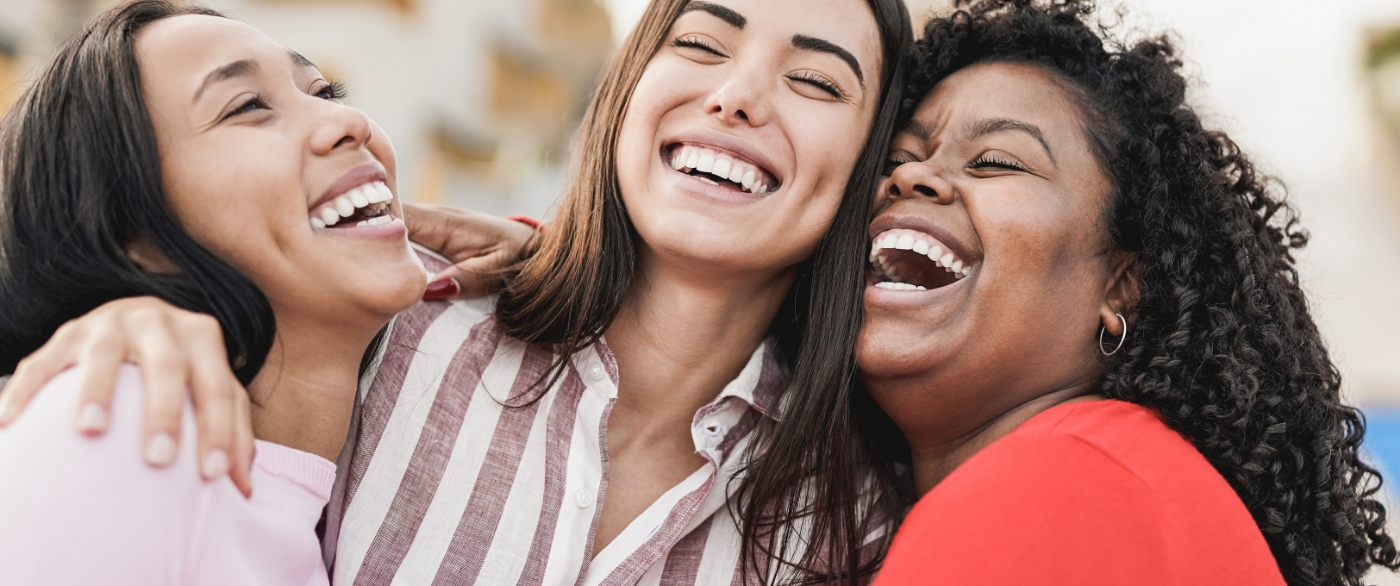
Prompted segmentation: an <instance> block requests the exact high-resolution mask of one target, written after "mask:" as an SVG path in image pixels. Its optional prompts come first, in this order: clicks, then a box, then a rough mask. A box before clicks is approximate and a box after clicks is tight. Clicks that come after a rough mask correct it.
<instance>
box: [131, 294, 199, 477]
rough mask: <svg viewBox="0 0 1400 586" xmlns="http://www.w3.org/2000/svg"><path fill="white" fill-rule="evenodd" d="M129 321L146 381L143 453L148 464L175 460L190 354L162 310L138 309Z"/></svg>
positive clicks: (136, 357) (134, 357)
mask: <svg viewBox="0 0 1400 586" xmlns="http://www.w3.org/2000/svg"><path fill="white" fill-rule="evenodd" d="M129 321H130V322H131V325H132V327H131V328H129V329H128V333H129V335H130V336H131V340H132V346H133V348H132V352H131V354H132V360H133V361H134V362H136V363H137V365H138V366H140V368H141V375H142V377H143V378H144V379H145V383H146V407H145V411H146V417H145V432H144V434H143V436H142V437H144V438H145V444H144V446H145V447H144V450H143V455H144V456H145V459H146V463H147V464H150V465H152V466H166V465H169V464H170V463H171V462H174V461H175V455H176V453H177V451H178V447H179V443H180V417H181V415H182V414H183V412H184V408H185V394H186V390H185V389H186V388H188V387H189V381H190V364H189V362H190V359H189V355H188V354H187V353H186V352H185V349H184V346H183V345H182V344H180V343H177V342H176V340H175V337H174V333H173V332H172V331H171V329H172V327H173V324H171V323H169V322H167V321H166V316H165V315H164V314H157V315H150V314H143V313H140V312H138V313H136V314H132V315H130V316H129Z"/></svg>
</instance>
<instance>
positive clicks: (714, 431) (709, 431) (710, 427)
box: [705, 423, 728, 437]
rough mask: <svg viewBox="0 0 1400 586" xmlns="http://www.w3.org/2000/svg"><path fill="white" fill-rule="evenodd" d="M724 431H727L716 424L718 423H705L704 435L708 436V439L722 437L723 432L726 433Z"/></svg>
mask: <svg viewBox="0 0 1400 586" xmlns="http://www.w3.org/2000/svg"><path fill="white" fill-rule="evenodd" d="M726 431H728V430H727V429H725V428H724V426H723V425H721V424H718V423H706V424H705V434H706V435H708V436H710V437H719V436H722V435H724V432H726Z"/></svg>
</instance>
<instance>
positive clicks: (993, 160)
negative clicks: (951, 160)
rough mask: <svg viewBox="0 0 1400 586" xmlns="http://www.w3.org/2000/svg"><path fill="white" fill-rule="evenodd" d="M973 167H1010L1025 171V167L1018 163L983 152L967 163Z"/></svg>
mask: <svg viewBox="0 0 1400 586" xmlns="http://www.w3.org/2000/svg"><path fill="white" fill-rule="evenodd" d="M967 166H968V167H971V168H973V169H1010V170H1012V171H1025V170H1026V168H1025V167H1023V166H1021V164H1020V163H1017V162H1014V161H1008V160H1006V159H1003V158H1000V157H998V156H996V155H991V154H984V155H982V156H980V157H977V158H976V159H975V160H973V161H972V162H971V163H968V164H967Z"/></svg>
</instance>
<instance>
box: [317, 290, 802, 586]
mask: <svg viewBox="0 0 1400 586" xmlns="http://www.w3.org/2000/svg"><path fill="white" fill-rule="evenodd" d="M493 309H494V307H493V302H492V300H491V299H476V300H469V301H458V302H453V303H446V302H433V303H423V304H420V305H418V306H417V307H415V308H413V309H411V310H409V311H408V312H406V313H404V314H402V315H400V316H399V317H398V318H396V320H395V321H394V323H393V325H392V326H391V328H390V332H389V335H388V338H387V341H386V343H385V344H384V347H383V350H382V351H381V354H380V356H379V358H378V359H377V362H378V364H377V365H376V367H375V368H373V369H371V372H370V373H369V374H368V375H366V377H365V384H362V385H361V403H362V404H361V407H360V410H359V415H358V418H357V421H356V424H355V425H356V428H357V433H356V434H355V435H356V438H357V439H355V440H352V441H353V442H354V444H353V446H350V447H347V450H346V455H345V456H343V457H342V459H341V460H342V466H341V467H342V471H341V478H340V481H339V482H338V486H337V490H336V492H335V495H334V497H333V500H332V501H331V504H330V507H329V509H328V524H327V540H326V543H327V561H328V563H330V564H331V567H332V575H333V578H334V582H335V583H336V584H342V585H351V584H353V585H356V586H361V585H365V586H368V585H389V584H425V585H426V584H559V585H571V586H572V585H583V584H586V585H593V584H599V585H621V584H667V585H672V584H674V585H680V584H687V585H688V584H724V585H726V586H727V585H730V584H737V583H741V582H742V581H744V579H743V578H744V577H743V576H741V575H740V572H739V568H740V551H739V547H740V534H739V528H738V527H737V525H736V523H735V520H734V519H733V517H732V515H731V514H730V507H729V504H730V499H731V498H733V496H734V495H733V494H732V493H731V492H732V490H733V489H734V488H735V487H736V485H737V484H738V483H735V482H730V479H731V477H733V476H734V475H735V474H736V472H737V471H738V470H739V469H740V468H741V467H742V466H743V465H744V463H745V462H744V461H743V460H745V455H746V454H747V453H748V452H747V450H746V449H745V448H746V447H748V444H749V442H750V440H751V438H752V436H753V431H754V429H755V426H756V425H758V424H759V423H760V422H761V421H762V420H763V419H764V418H766V417H769V415H768V406H769V405H770V404H771V403H772V401H773V398H774V396H775V395H776V393H777V391H778V389H779V387H780V385H781V384H782V381H783V373H782V369H781V368H780V366H779V364H778V363H777V362H776V360H775V359H774V357H773V354H772V352H771V351H770V350H769V349H768V346H769V344H764V345H763V346H760V347H759V348H758V350H756V351H755V352H754V354H753V356H752V358H750V360H749V362H748V364H747V365H746V366H745V367H744V369H743V371H742V372H740V374H739V376H738V378H736V379H734V380H733V381H732V382H730V383H729V385H728V386H726V387H725V388H724V390H723V391H722V392H721V393H720V394H719V396H718V397H716V398H715V400H714V401H712V402H710V403H709V404H707V405H706V406H705V407H703V408H701V409H700V410H699V411H698V412H696V414H695V417H694V419H693V421H692V423H691V437H692V439H693V440H694V442H695V450H696V452H697V453H698V454H700V455H701V456H703V457H704V459H705V460H706V461H707V462H708V463H707V464H706V465H703V466H701V468H700V469H699V470H697V471H696V472H694V473H693V474H691V475H690V476H689V477H688V478H686V479H685V480H683V481H682V482H681V483H680V484H677V485H676V486H674V487H672V488H671V489H670V490H669V491H667V492H666V493H665V494H664V495H662V496H661V497H660V498H659V499H657V500H656V502H654V503H653V504H652V505H651V506H650V507H649V508H648V509H647V510H646V511H645V512H643V513H642V514H641V515H640V516H639V517H637V518H636V519H635V520H634V521H632V523H631V524H630V525H628V526H627V528H626V529H624V530H623V531H622V533H621V534H619V535H618V536H617V537H616V538H615V539H614V540H613V541H612V542H611V543H609V544H608V546H607V547H606V548H604V549H603V550H602V551H594V550H593V546H592V543H593V537H594V533H595V531H596V530H597V526H598V519H599V516H600V514H601V512H602V508H603V502H604V499H605V498H606V495H607V491H608V447H607V446H608V431H607V430H608V413H609V411H610V410H611V408H612V406H613V404H614V403H615V402H616V400H617V385H618V373H617V365H616V363H615V362H614V360H613V357H612V355H611V353H610V352H609V351H608V349H607V346H606V344H605V343H602V342H600V343H598V344H595V345H594V346H592V347H590V348H588V349H586V350H584V351H582V352H580V353H578V354H577V355H575V356H573V357H572V359H571V360H570V362H569V364H568V368H567V370H566V372H565V373H564V375H563V376H562V377H560V378H559V380H558V381H556V382H555V383H554V384H553V385H552V386H551V387H550V388H549V389H548V390H547V391H546V392H544V394H543V395H541V398H540V400H538V401H536V402H534V403H530V404H528V405H526V406H523V407H522V406H509V407H508V406H505V405H504V404H505V403H507V402H511V404H512V405H518V404H522V403H524V401H520V400H519V397H520V396H521V395H522V393H526V394H527V396H533V395H530V394H529V393H527V391H529V389H530V388H531V386H532V385H533V384H535V383H536V381H538V380H539V379H540V377H541V375H544V374H546V373H547V372H548V370H549V367H550V366H551V364H552V363H553V361H554V358H555V356H554V355H553V354H552V353H551V352H550V351H549V350H547V349H546V348H545V347H544V346H541V345H532V344H525V343H523V342H520V341H518V340H515V339H513V338H510V337H507V336H504V335H502V334H501V331H500V329H499V327H498V326H497V324H496V322H495V319H494V317H493V313H492V312H493ZM511 398H515V399H516V400H515V401H510V399H511ZM748 581H749V582H754V581H758V579H757V578H755V577H753V576H750V577H748Z"/></svg>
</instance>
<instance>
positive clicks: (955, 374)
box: [857, 64, 1128, 441]
mask: <svg viewBox="0 0 1400 586" xmlns="http://www.w3.org/2000/svg"><path fill="white" fill-rule="evenodd" d="M890 159H891V169H892V173H891V174H890V176H889V177H888V178H887V179H886V180H885V182H884V183H883V184H882V196H883V198H884V207H883V208H882V209H881V210H880V211H879V213H878V215H877V217H876V219H875V220H874V222H873V223H872V225H871V236H872V238H873V240H874V244H873V246H872V251H871V258H872V263H871V266H872V268H871V271H870V279H869V281H870V285H869V287H867V289H866V295H865V306H866V322H865V325H864V328H863V330H862V332H861V335H860V341H859V344H858V347H857V360H858V362H859V364H860V368H861V370H862V373H863V374H862V377H863V380H864V381H865V382H866V384H867V386H868V387H869V388H870V391H871V393H872V395H874V396H875V398H876V399H877V401H878V402H879V403H880V405H881V407H883V408H884V410H885V411H886V412H887V413H889V414H890V415H891V416H892V417H894V418H895V420H896V422H897V423H899V425H900V427H901V429H903V430H904V431H905V434H906V435H907V436H911V437H910V439H911V441H917V440H918V436H920V435H921V434H923V433H924V432H928V433H930V434H933V433H936V434H940V435H944V436H948V437H960V436H962V435H963V434H965V433H970V432H971V431H972V430H974V429H976V428H978V427H980V426H981V425H983V424H985V423H987V422H988V421H991V420H992V419H994V418H995V417H997V416H999V415H1000V414H1002V413H1005V412H1007V411H1008V410H1009V409H1011V408H1013V407H1015V406H1018V405H1021V404H1023V403H1025V402H1026V401H1028V400H1031V399H1034V398H1036V397H1039V396H1043V395H1046V394H1049V393H1052V392H1056V391H1060V390H1063V389H1067V388H1071V387H1075V386H1076V385H1084V384H1092V383H1093V382H1094V381H1096V380H1097V378H1098V377H1099V375H1100V368H1101V367H1100V365H1099V362H1098V357H1099V355H1098V349H1097V348H1096V346H1095V344H1096V343H1097V333H1098V328H1099V326H1100V324H1101V323H1106V322H1105V321H1104V316H1105V315H1107V316H1109V317H1108V321H1110V322H1112V323H1111V325H1110V326H1109V331H1110V333H1118V332H1119V331H1120V329H1121V328H1120V327H1119V326H1118V323H1117V321H1116V318H1114V317H1112V316H1113V313H1114V312H1119V313H1124V314H1127V313H1128V312H1127V310H1126V309H1124V306H1125V305H1126V304H1124V303H1123V302H1122V299H1123V298H1124V297H1123V294H1124V292H1125V291H1126V290H1127V289H1126V287H1128V285H1127V280H1126V279H1122V278H1120V277H1122V276H1123V274H1124V270H1125V267H1126V265H1127V263H1126V262H1125V261H1126V259H1125V258H1124V257H1123V256H1122V255H1120V254H1115V253H1112V252H1111V250H1112V245H1111V243H1110V240H1109V236H1108V234H1107V231H1106V229H1105V226H1104V224H1103V217H1104V211H1105V205H1106V203H1107V201H1108V196H1109V193H1110V184H1109V182H1108V180H1107V179H1106V178H1105V176H1104V174H1103V172H1102V171H1101V169H1100V166H1099V163H1098V161H1097V159H1096V158H1095V156H1094V154H1093V152H1092V150H1091V149H1090V145H1089V142H1088V140H1087V137H1086V135H1085V132H1084V129H1083V117H1082V112H1081V110H1080V108H1079V107H1078V106H1076V104H1075V102H1074V101H1073V99H1072V98H1071V96H1070V95H1069V94H1068V93H1067V92H1066V91H1065V89H1064V86H1063V85H1061V83H1059V82H1058V81H1057V80H1056V79H1055V78H1053V77H1052V76H1051V74H1048V73H1046V72H1044V71H1042V70H1040V69H1037V68H1034V67H1030V66H1026V65H1016V64H983V65H976V66H973V67H969V68H967V69H964V70H962V71H959V72H957V73H955V74H953V75H951V76H949V77H948V78H947V79H945V80H943V81H942V82H941V83H939V84H938V85H937V86H935V87H934V89H933V91H931V92H930V93H929V95H928V96H926V97H925V98H924V100H923V102H922V103H921V104H920V105H919V107H918V109H917V111H916V113H915V115H914V117H913V120H912V122H911V123H910V124H909V125H908V126H907V127H906V128H905V129H904V130H903V131H901V132H900V133H899V134H898V135H897V136H896V138H895V140H894V143H893V144H892V146H891V155H890Z"/></svg>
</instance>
